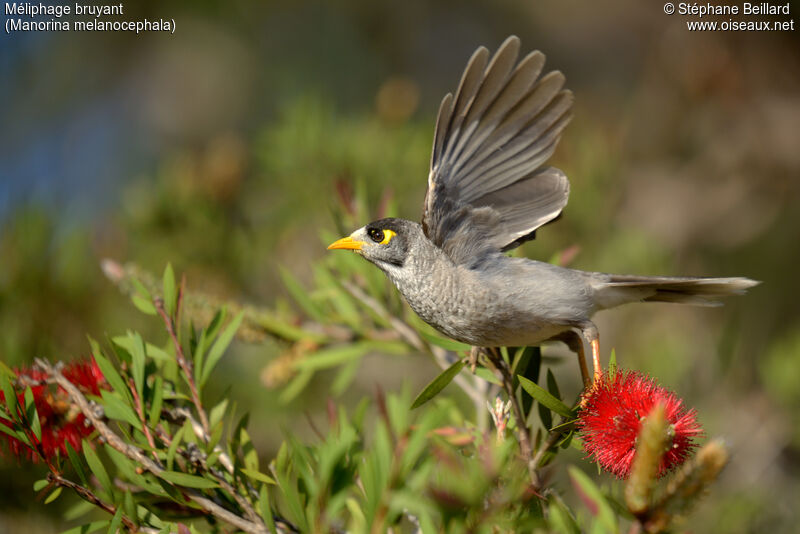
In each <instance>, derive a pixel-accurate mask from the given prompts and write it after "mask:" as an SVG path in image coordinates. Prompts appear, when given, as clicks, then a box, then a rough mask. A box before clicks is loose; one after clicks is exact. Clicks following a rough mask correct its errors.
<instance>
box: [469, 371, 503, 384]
mask: <svg viewBox="0 0 800 534" xmlns="http://www.w3.org/2000/svg"><path fill="white" fill-rule="evenodd" d="M475 375H476V376H479V377H481V378H483V379H484V380H486V381H487V382H490V383H492V384H496V385H498V386H502V385H503V381H502V380H500V379H499V378H497V375H495V374H494V373H493V372H492V371H491V370H489V369H487V368H486V367H477V368H475Z"/></svg>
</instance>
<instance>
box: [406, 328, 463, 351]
mask: <svg viewBox="0 0 800 534" xmlns="http://www.w3.org/2000/svg"><path fill="white" fill-rule="evenodd" d="M418 332H419V335H420V336H422V339H424V340H425V341H427V342H428V343H431V344H433V345H436V346H437V347H441V348H443V349H445V350H451V351H453V352H464V351H467V352H469V351H470V350H471V349H472V347H471V346H470V345H467V344H466V343H459V342H458V341H455V340H452V339H447V338H444V337H440V336H437V335H435V334H432V333H430V332H426V331H425V330H419V331H418Z"/></svg>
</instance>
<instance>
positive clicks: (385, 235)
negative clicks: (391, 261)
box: [380, 230, 397, 245]
mask: <svg viewBox="0 0 800 534" xmlns="http://www.w3.org/2000/svg"><path fill="white" fill-rule="evenodd" d="M396 235H397V234H396V233H395V232H393V231H391V230H384V231H383V239H382V240H381V241H380V244H381V245H388V244H389V241H391V240H392V238H393V237H394V236H396Z"/></svg>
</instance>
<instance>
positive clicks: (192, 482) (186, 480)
mask: <svg viewBox="0 0 800 534" xmlns="http://www.w3.org/2000/svg"><path fill="white" fill-rule="evenodd" d="M158 476H159V477H160V478H162V479H164V480H166V481H167V482H170V483H172V484H175V485H177V486H183V487H184V488H197V489H210V488H217V487H219V484H218V483H217V482H215V481H213V480H209V479H207V478H203V477H198V476H195V475H189V474H187V473H181V472H179V471H162V472H161V473H159V475H158Z"/></svg>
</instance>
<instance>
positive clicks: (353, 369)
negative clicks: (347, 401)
mask: <svg viewBox="0 0 800 534" xmlns="http://www.w3.org/2000/svg"><path fill="white" fill-rule="evenodd" d="M360 367H361V360H360V359H357V360H350V361H349V362H347V363H346V364H344V365H343V366H342V368H341V369H339V372H338V373H337V374H336V378H334V379H333V383H332V384H331V393H333V394H334V395H335V396H337V397H338V396H339V395H341V394H342V393H344V392H345V391H346V390H347V388H348V387H349V386H350V384H352V382H353V379H354V378H355V377H356V373H358V370H359V368H360Z"/></svg>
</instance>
